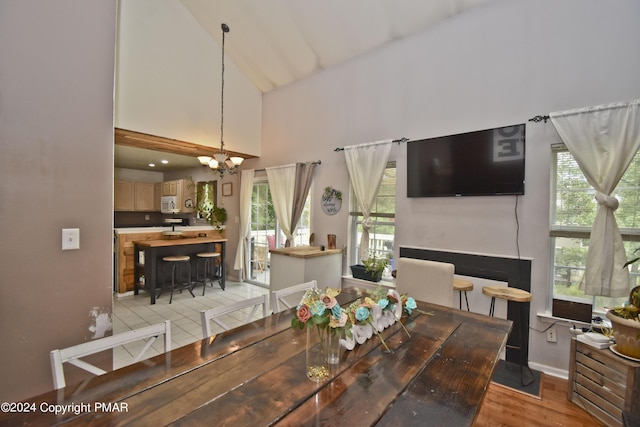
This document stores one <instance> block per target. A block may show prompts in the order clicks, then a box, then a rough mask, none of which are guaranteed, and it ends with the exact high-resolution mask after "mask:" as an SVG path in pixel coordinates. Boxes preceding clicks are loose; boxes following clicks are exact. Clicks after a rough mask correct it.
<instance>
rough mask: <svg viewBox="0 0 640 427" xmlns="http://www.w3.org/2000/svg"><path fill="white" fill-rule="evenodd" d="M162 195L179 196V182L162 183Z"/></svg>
mask: <svg viewBox="0 0 640 427" xmlns="http://www.w3.org/2000/svg"><path fill="white" fill-rule="evenodd" d="M162 195H163V196H177V195H178V181H165V182H163V183H162Z"/></svg>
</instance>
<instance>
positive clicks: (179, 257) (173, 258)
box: [162, 255, 191, 262]
mask: <svg viewBox="0 0 640 427" xmlns="http://www.w3.org/2000/svg"><path fill="white" fill-rule="evenodd" d="M190 259H191V257H190V256H189V255H171V256H165V257H162V260H163V261H167V262H180V261H189V260H190Z"/></svg>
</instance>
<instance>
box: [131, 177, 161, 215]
mask: <svg viewBox="0 0 640 427" xmlns="http://www.w3.org/2000/svg"><path fill="white" fill-rule="evenodd" d="M153 190H154V183H153V182H134V183H133V194H134V196H133V210H134V211H147V212H149V211H154V210H158V207H159V204H158V205H156V204H154V194H153Z"/></svg>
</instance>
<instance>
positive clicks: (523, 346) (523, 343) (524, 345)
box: [517, 304, 536, 386]
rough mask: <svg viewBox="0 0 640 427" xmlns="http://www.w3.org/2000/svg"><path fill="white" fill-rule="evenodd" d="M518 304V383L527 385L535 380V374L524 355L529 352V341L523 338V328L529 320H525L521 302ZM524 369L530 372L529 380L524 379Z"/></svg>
mask: <svg viewBox="0 0 640 427" xmlns="http://www.w3.org/2000/svg"><path fill="white" fill-rule="evenodd" d="M517 306H518V315H519V317H520V327H519V328H518V335H520V339H519V342H520V384H522V385H523V386H528V385H529V384H532V383H533V382H534V381H535V379H536V378H535V376H534V375H533V371H532V370H531V368H530V367H529V361H528V360H526V355H527V354H529V351H528V349H529V343H528V342H527V341H528V340H525V339H524V336H525V328H527V324H528V323H529V322H525V320H526V319H525V313H524V310H523V309H522V304H517ZM525 370H528V371H529V373H530V374H531V380H529V381H526V382H525V380H524V372H525Z"/></svg>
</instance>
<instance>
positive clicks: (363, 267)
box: [351, 254, 389, 282]
mask: <svg viewBox="0 0 640 427" xmlns="http://www.w3.org/2000/svg"><path fill="white" fill-rule="evenodd" d="M387 265H389V260H388V259H387V258H386V257H384V258H377V257H376V256H375V254H374V255H373V256H372V257H370V258H369V259H364V260H362V264H356V265H352V266H351V274H352V275H353V277H354V278H355V279H363V280H369V281H371V282H379V281H380V280H381V279H382V273H383V272H384V269H385V267H386V266H387Z"/></svg>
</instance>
